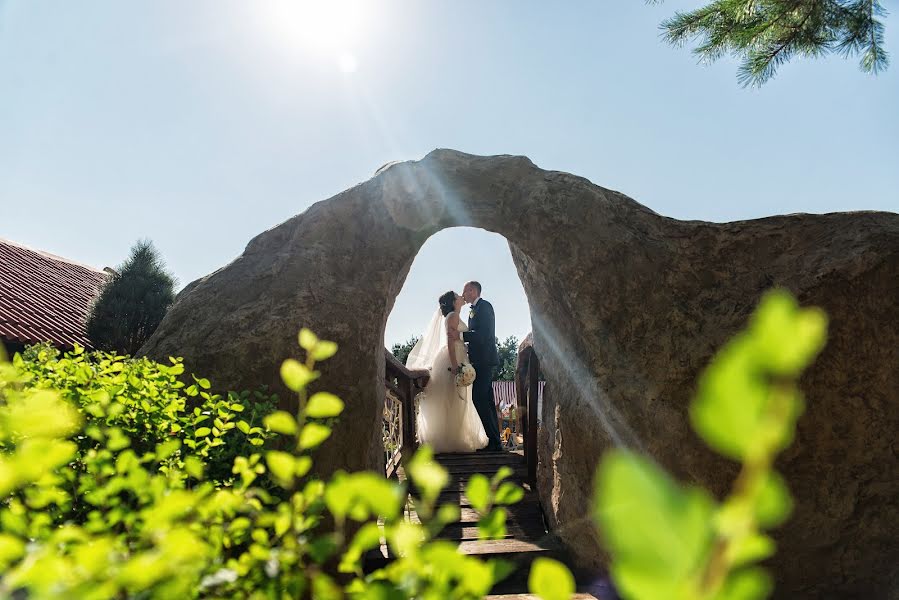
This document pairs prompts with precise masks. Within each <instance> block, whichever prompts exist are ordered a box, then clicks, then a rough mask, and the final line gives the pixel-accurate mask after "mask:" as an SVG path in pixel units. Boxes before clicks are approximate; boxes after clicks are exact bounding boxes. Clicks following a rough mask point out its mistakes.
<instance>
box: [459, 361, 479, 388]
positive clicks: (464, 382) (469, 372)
mask: <svg viewBox="0 0 899 600" xmlns="http://www.w3.org/2000/svg"><path fill="white" fill-rule="evenodd" d="M474 378H475V372H474V367H472V366H471V365H470V364H468V363H462V365H461V366H460V367H459V372H458V373H456V387H466V386H469V385H471V384H472V383H473V382H474Z"/></svg>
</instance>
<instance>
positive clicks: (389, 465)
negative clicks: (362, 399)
mask: <svg viewBox="0 0 899 600" xmlns="http://www.w3.org/2000/svg"><path fill="white" fill-rule="evenodd" d="M429 378H430V373H429V372H428V371H426V370H419V371H410V370H409V369H407V368H406V365H404V364H403V363H401V362H400V361H399V360H397V358H396V357H395V356H394V355H393V354H391V353H390V352H389V351H388V350H384V383H385V388H386V390H385V397H384V421H383V423H384V424H383V427H384V430H383V432H382V438H383V440H384V454H385V463H386V467H385V468H386V472H387V477H388V478H391V477H393V476H394V475H395V474H396V470H397V469H398V468H399V466H400V463H401V461H402V460H403V456H407V457H408V456H411V455H412V453H413V452H414V451H415V448H416V447H417V445H418V440H417V439H416V435H415V396H417V395H418V393H419V392H420V391H421V390H422V389H423V388H424V387H425V386H426V385H427V384H428V379H429Z"/></svg>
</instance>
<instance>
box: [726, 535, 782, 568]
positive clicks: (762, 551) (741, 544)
mask: <svg viewBox="0 0 899 600" xmlns="http://www.w3.org/2000/svg"><path fill="white" fill-rule="evenodd" d="M775 549H776V545H775V544H774V540H772V539H771V538H770V537H768V536H767V535H762V534H760V533H754V534H750V535H745V536H743V537H742V538H740V539H739V541H735V542H734V543H733V544H731V545H730V546H729V547H728V552H727V554H728V558H729V560H730V564H731V565H733V566H734V567H739V566H743V565H746V564H749V563H752V562H757V561H760V560H764V559H766V558H768V557H769V556H772V555H773V554H774V551H775Z"/></svg>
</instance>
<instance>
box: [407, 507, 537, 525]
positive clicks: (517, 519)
mask: <svg viewBox="0 0 899 600" xmlns="http://www.w3.org/2000/svg"><path fill="white" fill-rule="evenodd" d="M460 513H461V514H460V516H459V520H458V521H457V523H477V522H478V519H480V518H481V516H480V515H479V514H478V511H476V510H475V509H473V508H469V507H461V509H460ZM408 518H409V520H410V521H412V522H413V523H421V520H420V519H419V518H418V515H417V514H416V513H415V510H414V508H413V510H410V511H409V514H408ZM506 521H507V522H509V523H540V525H541V526H542V525H543V513H541V512H540V504H539V503H537V502H536V501H533V502H524V501H522V502H519V503H518V504H513V505H512V506H507V507H506Z"/></svg>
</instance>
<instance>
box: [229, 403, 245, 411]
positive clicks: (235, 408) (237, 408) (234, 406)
mask: <svg viewBox="0 0 899 600" xmlns="http://www.w3.org/2000/svg"><path fill="white" fill-rule="evenodd" d="M229 408H230V409H231V410H233V411H234V412H243V411H244V406H243V404H232V405H231V406H230V407H229Z"/></svg>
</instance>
